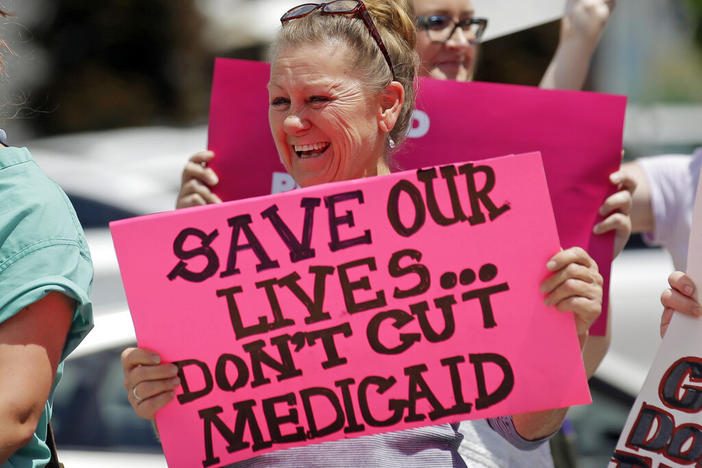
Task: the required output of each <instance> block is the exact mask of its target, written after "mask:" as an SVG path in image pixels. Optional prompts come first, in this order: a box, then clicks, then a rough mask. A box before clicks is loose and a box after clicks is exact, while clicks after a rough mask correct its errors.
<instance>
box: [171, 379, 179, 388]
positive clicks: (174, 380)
mask: <svg viewBox="0 0 702 468" xmlns="http://www.w3.org/2000/svg"><path fill="white" fill-rule="evenodd" d="M168 384H169V385H170V386H171V387H177V386H178V385H180V379H179V378H178V377H175V378H173V379H171V380H169V381H168Z"/></svg>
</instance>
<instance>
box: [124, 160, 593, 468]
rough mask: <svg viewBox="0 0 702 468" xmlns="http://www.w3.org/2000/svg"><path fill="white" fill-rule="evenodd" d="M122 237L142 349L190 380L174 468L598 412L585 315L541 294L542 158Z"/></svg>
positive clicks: (274, 200) (174, 438)
mask: <svg viewBox="0 0 702 468" xmlns="http://www.w3.org/2000/svg"><path fill="white" fill-rule="evenodd" d="M453 218H455V219H456V220H455V222H454V221H452V219H453ZM459 220H460V221H459ZM111 229H112V235H113V239H114V242H115V248H116V251H117V257H118V259H119V264H120V269H121V271H122V276H123V280H124V286H125V291H126V293H127V299H128V301H129V307H130V310H131V312H132V316H133V320H134V325H135V329H136V332H137V338H138V342H139V345H140V346H141V347H146V348H150V349H154V350H156V351H158V352H159V353H161V355H162V356H163V359H164V360H166V361H172V362H176V363H177V364H178V365H179V367H180V370H181V373H180V376H181V380H182V385H181V387H180V388H179V389H178V390H177V391H176V396H177V398H176V399H175V400H174V401H172V402H171V403H169V404H168V405H167V406H166V407H165V408H163V409H162V410H161V411H160V412H159V413H158V414H157V423H158V426H159V432H160V435H161V440H162V443H163V446H164V452H165V454H166V457H167V459H168V462H169V466H172V467H188V468H190V467H194V466H222V465H226V464H228V463H232V462H235V461H237V460H241V459H246V458H250V457H253V456H256V455H260V454H263V453H265V452H268V451H272V450H278V449H282V448H288V447H293V446H298V445H303V444H309V443H317V442H324V441H329V440H334V439H339V438H349V437H356V436H361V435H368V434H375V433H378V432H387V431H395V430H400V429H405V428H410V427H416V426H421V425H433V424H442V423H447V422H454V421H460V420H465V419H474V418H486V417H492V416H498V415H506V414H514V413H521V412H525V411H536V410H542V409H546V408H554V407H564V406H569V405H574V404H583V403H588V402H589V393H588V389H587V381H586V377H585V372H584V369H583V364H582V360H581V357H580V350H579V345H578V342H577V338H576V334H575V328H574V323H573V319H572V315H571V314H568V313H562V312H558V311H557V310H556V309H554V308H551V307H546V306H545V305H544V303H543V296H542V294H541V293H540V292H539V284H540V283H541V281H542V280H543V279H544V278H545V277H546V275H547V271H546V268H545V264H546V261H547V260H548V258H550V257H551V255H552V254H553V253H555V252H556V251H557V250H558V248H559V241H558V236H557V232H556V226H555V222H554V219H553V215H552V212H551V209H550V200H549V195H548V190H547V186H546V181H545V177H544V173H543V166H542V164H541V158H540V156H539V155H538V153H532V154H527V155H520V156H508V157H502V158H495V159H488V160H484V161H481V162H478V163H462V164H459V165H447V166H442V167H439V168H430V169H427V170H420V171H407V172H402V173H396V174H393V175H388V176H382V177H372V178H368V179H362V180H355V181H349V182H339V183H332V184H325V185H320V186H316V187H309V188H306V189H301V190H294V191H289V192H285V193H281V194H278V195H270V196H264V197H258V198H252V199H247V200H238V201H233V202H228V203H224V204H221V205H209V206H205V207H200V208H195V209H186V210H179V211H175V212H169V213H161V214H156V215H151V216H146V217H142V218H134V219H130V220H124V221H118V222H115V223H112V224H111ZM516 233H519V235H517V234H516Z"/></svg>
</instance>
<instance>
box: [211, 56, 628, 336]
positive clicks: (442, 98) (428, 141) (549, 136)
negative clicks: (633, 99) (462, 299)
mask: <svg viewBox="0 0 702 468" xmlns="http://www.w3.org/2000/svg"><path fill="white" fill-rule="evenodd" d="M268 69H269V66H268V65H267V64H264V63H258V62H247V61H240V60H229V59H218V60H217V62H216V63H215V75H214V81H213V84H212V101H211V105H210V126H209V135H208V140H209V141H208V147H209V148H210V149H211V150H213V151H214V152H215V158H214V160H213V162H212V167H213V169H214V170H215V172H216V173H217V174H218V175H219V179H220V183H219V184H218V185H217V186H216V187H215V192H217V194H218V195H219V196H220V197H221V198H222V199H223V200H236V199H239V198H246V197H252V196H258V195H264V194H267V193H277V192H281V191H284V190H289V189H292V188H295V181H294V180H293V179H292V178H291V177H290V176H289V175H288V174H287V173H286V172H285V169H284V168H283V166H282V164H281V163H280V161H279V160H278V153H277V151H276V149H275V144H274V143H273V139H272V138H271V136H270V130H269V129H268V114H267V112H268V92H267V90H266V84H267V82H268ZM625 105H626V98H625V97H623V96H611V95H604V94H597V93H584V92H574V91H554V90H542V89H538V88H532V87H526V86H508V85H496V84H491V83H459V82H455V81H438V80H433V79H420V81H419V95H418V98H417V110H416V111H415V112H414V117H413V123H412V128H411V129H410V131H409V135H408V136H409V138H408V139H407V140H406V141H405V143H404V144H403V146H402V147H401V151H400V153H399V154H397V155H395V157H394V159H395V161H396V164H397V166H398V169H417V168H421V167H427V166H434V165H440V164H448V163H455V162H459V161H470V160H478V159H483V158H486V157H496V156H501V155H504V154H512V153H524V152H530V151H540V152H541V154H542V156H543V160H544V168H545V170H546V178H547V180H548V185H549V189H550V192H551V199H552V202H553V208H554V212H555V215H556V224H557V225H558V232H559V235H560V238H561V242H562V243H563V247H565V248H568V247H573V246H580V247H583V248H584V249H585V250H587V251H588V252H589V253H590V255H591V256H592V257H593V258H594V259H595V260H596V261H597V264H598V266H599V268H600V273H601V274H602V276H603V277H604V281H605V283H604V291H605V297H604V301H603V313H602V314H601V316H600V318H599V319H598V320H597V322H595V324H594V325H593V326H592V328H591V330H590V333H592V334H594V335H603V334H604V333H605V330H606V324H607V318H606V315H607V314H606V311H607V301H608V292H609V276H610V267H611V261H612V241H613V238H614V236H613V234H612V233H609V234H607V235H599V236H598V235H595V234H592V227H593V226H594V225H595V224H596V223H597V222H599V221H600V220H601V217H600V216H599V215H598V210H599V207H600V206H601V205H602V202H603V201H604V200H605V198H606V197H607V196H608V195H610V194H611V193H612V192H613V191H614V187H612V185H611V184H610V183H609V174H611V173H612V172H614V171H615V170H617V169H618V167H619V163H620V160H621V148H622V132H623V125H624V112H625ZM457 110H460V111H458V112H457Z"/></svg>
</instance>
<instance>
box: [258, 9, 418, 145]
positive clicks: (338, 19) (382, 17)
mask: <svg viewBox="0 0 702 468" xmlns="http://www.w3.org/2000/svg"><path fill="white" fill-rule="evenodd" d="M363 3H365V5H366V9H367V10H368V12H369V13H370V15H371V17H372V18H373V23H375V26H376V28H377V29H378V33H379V34H380V36H381V37H382V39H383V43H384V44H385V47H386V48H387V50H388V54H389V55H390V59H391V60H392V65H393V69H394V71H395V80H396V81H399V82H400V84H402V87H403V88H404V90H405V101H404V103H403V106H402V110H401V111H400V115H399V117H398V119H397V122H396V123H395V126H394V127H393V129H392V130H391V131H390V135H389V136H390V138H392V140H393V142H395V144H396V145H397V144H399V143H400V142H401V141H402V140H404V139H405V136H406V135H407V129H408V127H409V124H410V119H411V117H412V109H414V99H415V94H416V89H415V87H414V78H415V76H416V73H417V66H418V63H419V58H418V55H417V53H416V52H415V50H414V48H415V45H416V42H417V35H416V30H415V27H414V9H413V7H412V4H411V2H410V1H408V0H366V1H365V2H363ZM331 41H341V42H343V43H345V44H346V45H347V46H348V47H349V49H350V50H351V51H352V53H353V54H354V55H355V57H354V59H355V60H354V63H353V69H354V70H357V71H358V73H359V75H360V78H361V81H362V82H363V83H364V85H365V86H366V88H367V89H368V90H369V91H371V92H378V93H379V92H381V91H382V90H383V89H385V87H386V86H387V85H389V84H390V83H391V82H392V80H393V77H392V73H391V71H390V68H389V67H388V64H387V62H386V61H385V58H384V57H383V54H382V52H381V51H380V48H379V47H378V44H376V42H375V40H374V39H373V37H372V36H371V34H370V32H369V31H368V29H367V28H366V26H365V25H364V24H363V21H362V20H360V19H357V18H354V17H353V16H351V15H322V14H320V10H315V11H314V12H312V13H310V14H309V15H307V16H304V17H302V18H297V19H294V20H291V21H289V22H287V23H286V24H285V25H284V27H283V28H282V29H281V31H280V33H279V34H278V36H277V37H276V39H275V41H274V42H273V44H272V47H271V49H270V51H269V60H270V61H271V62H272V61H273V60H274V59H275V57H276V56H277V55H278V53H279V52H280V50H282V49H284V48H287V47H290V46H299V45H301V44H308V43H325V42H326V43H329V42H331Z"/></svg>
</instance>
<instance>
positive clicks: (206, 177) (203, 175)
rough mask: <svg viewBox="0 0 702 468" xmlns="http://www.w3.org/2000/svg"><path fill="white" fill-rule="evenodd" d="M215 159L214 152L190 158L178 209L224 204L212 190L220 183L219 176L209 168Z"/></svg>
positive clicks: (179, 195) (184, 174) (204, 152)
mask: <svg viewBox="0 0 702 468" xmlns="http://www.w3.org/2000/svg"><path fill="white" fill-rule="evenodd" d="M213 157H214V153H213V152H212V151H200V152H199V153H195V154H194V155H192V156H191V157H190V159H189V160H188V163H187V164H186V165H185V168H184V169H183V176H182V178H181V181H180V192H178V201H177V202H176V208H187V207H189V206H199V205H207V204H209V203H222V200H221V199H220V198H219V197H218V196H217V195H215V194H214V193H212V190H211V187H212V186H214V185H217V182H219V178H218V177H217V174H215V172H214V171H213V170H212V169H210V168H209V167H207V163H208V162H210V161H211V160H212V158H213Z"/></svg>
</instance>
